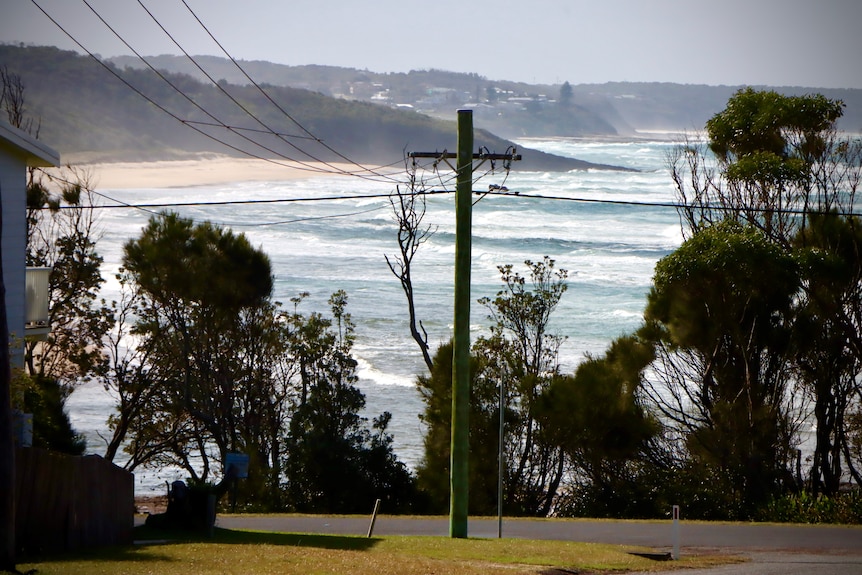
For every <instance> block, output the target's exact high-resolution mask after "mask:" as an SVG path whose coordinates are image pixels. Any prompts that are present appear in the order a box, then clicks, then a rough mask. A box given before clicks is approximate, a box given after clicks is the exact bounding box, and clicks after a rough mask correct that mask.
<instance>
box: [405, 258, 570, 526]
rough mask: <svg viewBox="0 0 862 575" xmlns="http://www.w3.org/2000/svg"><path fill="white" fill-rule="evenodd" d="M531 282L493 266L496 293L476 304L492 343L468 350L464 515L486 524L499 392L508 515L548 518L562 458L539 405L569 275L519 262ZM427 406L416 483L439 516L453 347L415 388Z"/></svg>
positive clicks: (554, 364) (444, 496)
mask: <svg viewBox="0 0 862 575" xmlns="http://www.w3.org/2000/svg"><path fill="white" fill-rule="evenodd" d="M525 265H526V266H527V268H528V270H529V276H528V277H525V276H522V275H520V274H519V273H517V272H515V271H513V268H512V266H511V265H506V266H500V268H499V270H500V274H501V277H502V280H503V287H502V289H501V290H500V291H499V292H498V293H497V296H496V297H495V298H494V299H493V300H491V299H490V298H482V299H481V300H479V301H480V303H482V304H483V305H485V306H486V307H488V309H489V311H490V314H491V319H492V321H493V322H494V323H493V325H492V326H491V333H490V335H489V336H487V337H480V338H478V339H477V340H476V342H475V343H474V345H473V349H472V352H471V362H470V382H471V383H470V416H469V417H470V436H469V442H470V453H471V457H470V460H471V464H470V467H469V492H470V501H469V505H470V510H469V511H470V513H473V514H488V513H493V512H495V511H496V507H497V479H496V478H497V460H498V451H499V421H500V408H499V390H500V387H499V386H500V385H501V380H502V382H503V385H504V406H503V409H504V413H503V415H504V420H505V435H504V438H503V441H504V445H503V447H504V458H505V462H504V474H505V488H504V489H505V494H504V499H505V503H504V505H505V506H506V512H507V513H512V514H521V515H524V514H526V515H547V514H548V513H549V511H550V509H551V507H552V505H553V503H554V498H555V496H556V493H557V488H558V486H559V484H560V481H561V479H562V475H563V469H564V457H563V452H562V450H561V448H560V447H559V446H558V445H556V444H554V443H553V442H551V441H548V440H547V436H546V435H545V433H544V429H543V420H542V417H541V414H540V412H539V410H540V408H541V402H540V401H539V398H540V396H541V394H542V393H543V392H544V390H545V389H547V387H548V386H549V385H550V383H551V381H552V380H553V378H554V377H556V376H558V375H559V364H558V350H559V345H560V343H561V342H562V338H561V337H559V336H556V335H552V334H550V333H549V332H548V323H549V321H550V318H551V316H552V314H553V312H554V310H555V308H556V306H557V304H558V303H559V300H560V298H561V297H562V294H563V293H564V292H565V291H566V287H567V286H566V282H565V279H566V277H567V272H566V271H565V270H557V269H555V267H554V261H553V260H552V259H550V258H547V257H546V258H544V259H543V260H542V261H541V262H532V261H529V260H528V261H526V262H525ZM417 385H418V387H419V392H420V394H421V395H422V400H423V402H424V404H425V409H424V411H423V412H422V414H421V415H420V419H421V420H422V421H423V423H425V425H426V429H427V431H426V434H425V438H424V457H423V460H422V463H421V464H420V465H419V469H418V471H417V481H418V484H419V487H420V489H422V490H423V491H424V492H425V493H426V494H427V495H428V497H429V499H430V502H431V506H432V511H437V512H440V511H442V510H444V509H445V506H446V504H447V503H448V497H449V454H450V439H451V416H452V414H451V412H452V344H451V343H447V344H445V345H441V346H440V347H439V348H438V350H437V352H436V353H435V355H434V363H433V369H432V370H431V373H430V375H429V376H420V377H419V378H418V380H417Z"/></svg>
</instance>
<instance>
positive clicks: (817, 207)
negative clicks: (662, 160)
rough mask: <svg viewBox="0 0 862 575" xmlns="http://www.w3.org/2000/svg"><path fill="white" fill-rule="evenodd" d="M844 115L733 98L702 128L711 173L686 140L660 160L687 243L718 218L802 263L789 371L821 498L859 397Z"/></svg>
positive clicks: (807, 103) (821, 103)
mask: <svg viewBox="0 0 862 575" xmlns="http://www.w3.org/2000/svg"><path fill="white" fill-rule="evenodd" d="M842 112H843V103H842V102H841V101H838V100H829V99H827V98H824V97H823V96H821V95H816V94H815V95H808V96H798V97H787V96H782V95H779V94H777V93H775V92H759V91H755V90H752V89H750V88H749V89H745V90H740V91H739V92H737V93H736V94H735V95H734V96H733V97H732V98H731V99H730V101H729V102H728V106H727V108H726V109H725V110H724V111H723V112H721V113H719V114H717V115H716V116H714V117H713V118H712V119H711V120H710V121H709V123H708V124H707V131H708V135H709V149H710V150H711V152H712V153H713V154H714V156H715V157H716V158H717V165H716V166H714V167H713V166H712V165H711V164H710V162H709V158H708V156H707V154H706V150H704V149H703V148H702V147H700V146H698V145H696V144H692V143H691V142H687V143H686V144H685V145H683V146H680V147H678V148H677V150H676V151H675V153H674V154H673V155H672V156H671V158H670V166H671V173H672V176H673V179H674V182H675V184H676V187H677V194H678V197H679V199H680V204H682V205H683V208H682V209H681V210H680V216H681V219H682V221H683V223H684V224H685V226H686V227H687V230H686V229H684V233H685V232H688V233H693V234H697V233H698V232H699V231H701V230H703V229H705V228H708V227H710V226H713V225H715V224H716V223H717V222H719V221H721V220H722V219H723V218H725V217H728V218H731V219H734V220H736V221H740V222H744V223H747V224H749V225H753V226H756V227H757V228H758V229H760V230H762V231H763V233H764V234H766V237H768V238H769V239H770V240H771V241H773V242H775V243H777V244H778V245H780V246H782V247H783V248H784V249H788V250H791V249H792V250H796V251H797V253H799V257H800V258H801V261H803V262H805V266H804V267H803V272H804V275H803V278H802V285H801V291H800V293H799V296H798V298H797V299H796V302H797V304H798V305H797V311H796V313H797V317H798V318H799V323H798V324H797V325H795V326H794V327H793V331H794V333H795V334H796V338H795V342H796V343H795V345H796V361H795V363H796V366H797V369H798V376H799V381H800V382H801V383H802V384H803V385H804V387H803V389H804V390H805V391H806V393H808V394H809V395H810V396H811V398H812V399H813V405H814V406H813V412H814V413H813V414H814V416H815V418H816V420H817V428H818V434H817V445H816V447H815V454H814V458H813V461H812V469H811V472H810V477H811V481H812V486H813V489H814V491H815V492H819V491H821V490H823V491H824V492H826V493H830V494H831V493H835V492H836V490H837V487H838V483H837V480H836V477H839V476H840V475H841V471H840V470H841V462H840V455H841V453H842V451H844V452H845V453H846V449H843V448H842V447H841V442H842V437H844V433H843V431H842V430H841V427H842V426H843V422H844V418H843V416H842V413H844V412H845V410H846V409H847V407H848V406H849V405H850V404H851V403H852V401H853V397H854V396H857V395H856V394H855V393H854V392H853V390H852V387H853V386H851V385H849V382H852V381H857V376H858V374H859V369H860V368H859V365H860V360H862V355H860V353H859V350H860V349H862V345H860V343H862V342H860V336H859V333H860V328H862V323H860V319H862V311H860V309H862V305H860V301H862V300H860V297H859V293H860V289H861V288H860V281H859V278H858V275H854V274H856V273H857V272H855V271H853V270H854V269H856V268H857V267H858V265H857V264H858V256H855V255H854V250H857V248H856V247H854V241H855V240H853V239H852V237H853V232H852V231H851V230H853V229H858V226H859V224H858V216H855V215H854V214H855V212H856V208H855V206H856V202H855V199H856V192H857V190H858V186H859V183H860V181H862V141H860V140H859V139H858V138H852V137H842V136H840V135H839V134H838V132H837V129H836V126H835V122H836V120H837V119H838V118H839V117H840V116H841V114H842ZM842 230H845V231H842ZM857 253H858V252H857ZM854 257H855V258H856V259H854ZM836 266H837V267H836ZM839 267H843V269H839ZM857 401H858V400H857ZM848 465H850V463H849V459H848ZM854 471H855V470H854V469H853V468H852V467H851V473H853V472H854Z"/></svg>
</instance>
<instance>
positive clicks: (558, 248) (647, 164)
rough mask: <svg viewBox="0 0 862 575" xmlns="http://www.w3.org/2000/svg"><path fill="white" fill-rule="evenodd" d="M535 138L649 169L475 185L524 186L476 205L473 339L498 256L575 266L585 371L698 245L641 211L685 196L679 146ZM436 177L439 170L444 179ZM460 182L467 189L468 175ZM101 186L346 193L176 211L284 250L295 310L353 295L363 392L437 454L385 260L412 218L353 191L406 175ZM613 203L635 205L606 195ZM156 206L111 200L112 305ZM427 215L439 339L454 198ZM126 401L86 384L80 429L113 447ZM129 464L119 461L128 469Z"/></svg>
mask: <svg viewBox="0 0 862 575" xmlns="http://www.w3.org/2000/svg"><path fill="white" fill-rule="evenodd" d="M520 144H521V145H523V146H529V147H531V148H534V149H539V150H542V151H546V152H552V153H555V154H559V155H564V156H570V157H576V158H579V159H582V160H588V161H592V162H596V163H603V164H612V165H618V166H623V167H628V168H633V169H635V170H637V171H636V172H622V171H609V170H588V171H573V172H567V173H540V172H524V171H519V170H518V164H517V162H516V163H514V164H513V167H512V170H511V173H510V174H509V175H508V177H507V176H506V175H505V174H504V173H501V172H499V171H498V172H497V173H495V174H489V175H487V176H485V177H484V178H482V179H481V180H479V181H478V182H476V184H475V185H474V190H486V189H488V186H489V185H492V184H496V185H502V186H505V187H506V188H508V190H509V192H510V193H512V194H514V193H517V195H506V196H497V195H486V196H484V197H481V199H479V197H476V200H474V201H475V202H476V203H475V205H474V206H473V251H472V255H473V267H472V287H471V290H472V301H473V302H474V303H473V306H472V310H471V313H472V319H471V332H472V337H473V338H474V339H475V337H477V336H479V335H482V334H484V333H487V326H488V325H489V320H488V318H487V315H488V312H487V310H486V309H485V308H483V307H482V306H480V305H479V304H478V303H476V300H478V299H479V298H481V297H485V296H487V297H491V298H493V297H494V296H495V295H496V293H497V291H498V290H499V289H500V288H501V281H500V274H499V272H498V270H497V266H500V265H505V264H512V265H513V266H514V269H515V270H517V271H520V272H521V273H522V274H524V273H526V272H527V268H526V267H525V266H524V261H525V260H533V261H536V260H541V259H542V258H543V257H544V256H549V257H551V258H552V259H554V260H555V262H556V267H557V268H563V269H566V270H568V272H569V277H568V291H567V292H566V293H565V294H564V296H563V298H562V301H561V302H560V305H559V307H558V308H557V310H556V312H555V314H554V316H553V319H552V323H551V329H552V331H553V332H555V333H557V334H560V335H562V336H565V338H566V340H565V343H564V345H563V347H562V349H561V359H562V366H563V369H564V370H566V371H572V370H574V369H575V368H576V366H577V365H578V363H579V362H580V361H581V360H582V359H583V358H584V356H585V354H601V353H602V352H603V351H604V350H605V348H606V347H607V345H608V344H609V343H610V341H611V340H613V339H614V338H615V337H617V336H619V335H623V334H626V333H629V332H631V331H632V330H633V329H635V328H636V327H637V326H638V325H639V323H640V321H641V316H642V312H643V307H644V304H645V302H646V294H647V292H648V290H649V288H650V285H651V280H652V274H653V268H654V266H655V263H656V261H658V260H659V259H660V258H661V257H663V256H665V255H667V254H668V253H670V252H671V251H672V250H674V249H675V248H676V247H677V246H678V245H679V244H680V242H681V241H682V237H681V233H680V222H679V219H678V217H677V214H676V212H675V210H673V209H672V208H668V207H653V206H643V205H635V204H637V203H659V202H670V201H672V200H673V198H674V194H673V186H672V182H671V180H670V177H669V174H668V170H667V166H666V153H667V151H668V150H669V148H670V147H672V146H673V145H674V144H673V142H671V141H668V140H659V139H657V140H656V141H645V140H641V141H613V142H611V141H598V142H596V141H583V140H552V141H536V140H532V141H529V142H521V143H520ZM526 153H528V152H526ZM96 176H98V175H97V174H96ZM450 176H451V174H449V173H442V174H440V180H442V181H446V182H448V180H449V178H450ZM435 182H437V180H436V179H435V177H434V176H432V175H429V183H431V184H434V183H435ZM447 186H450V187H451V188H454V184H447ZM437 187H439V186H437ZM97 191H99V192H100V193H102V194H105V195H106V196H108V197H111V198H114V199H116V200H119V201H121V202H127V203H130V204H144V203H148V204H149V203H155V204H170V203H180V202H182V203H194V202H222V201H235V200H261V199H286V198H294V199H308V198H321V197H327V198H329V197H334V196H337V197H344V198H343V199H337V200H327V201H313V202H301V201H297V202H290V203H265V204H261V203H257V204H238V205H237V204H234V205H211V206H186V207H178V208H176V211H177V212H178V213H180V214H181V215H183V216H185V217H190V218H193V219H195V220H196V221H204V220H208V221H211V222H213V223H217V224H220V225H224V226H228V227H230V228H231V229H232V230H234V231H235V232H242V233H244V234H246V236H247V237H248V238H249V240H250V241H251V243H252V244H253V245H255V246H258V247H259V248H261V249H262V250H263V251H264V252H266V253H267V254H268V255H269V257H270V258H271V261H272V265H273V272H274V274H275V288H274V292H275V293H274V295H275V299H276V300H277V301H281V302H283V303H285V304H286V305H288V306H290V305H292V304H290V298H292V297H294V296H296V295H297V294H299V293H300V292H308V293H309V296H308V298H307V299H306V300H305V301H304V302H303V303H302V305H301V306H300V311H305V312H311V311H320V312H324V313H328V311H329V310H328V306H327V300H328V298H329V296H330V295H331V294H332V293H333V292H335V291H336V290H345V291H346V292H347V294H348V306H347V311H348V312H349V313H350V314H351V315H352V318H353V321H354V322H355V324H356V343H355V347H354V356H355V358H356V359H357V361H358V364H359V371H358V375H359V378H360V379H359V387H360V388H361V389H362V391H363V392H364V393H365V396H366V399H367V406H366V413H365V415H366V416H367V417H368V418H369V420H370V418H371V417H374V416H376V415H378V414H380V413H381V412H383V411H389V412H391V413H392V421H391V424H390V432H391V433H392V434H393V436H394V449H395V451H396V454H397V455H398V457H399V459H400V460H401V461H403V462H405V463H406V464H407V465H408V467H410V468H412V469H415V467H416V465H417V464H418V463H419V461H420V460H421V457H422V436H423V428H422V424H421V422H420V421H419V418H418V415H419V413H420V412H421V410H422V402H421V400H420V398H419V394H418V392H417V391H416V388H415V384H414V382H415V379H416V376H417V375H419V374H423V373H425V365H424V362H423V361H422V358H421V355H420V353H419V350H418V348H417V346H416V344H415V342H414V341H413V340H412V339H411V337H410V332H409V328H408V323H407V306H406V300H405V297H404V294H403V292H402V291H401V288H400V284H399V282H398V280H397V279H396V278H395V277H394V276H393V275H392V273H391V272H390V270H389V268H388V267H387V264H386V260H385V255H390V256H393V255H395V254H397V253H398V245H397V243H396V232H397V227H396V224H395V221H394V218H393V215H392V210H391V207H390V204H389V201H388V199H387V198H386V197H381V198H363V199H356V198H353V199H351V198H349V196H357V195H372V194H387V193H390V192H392V191H394V184H388V183H380V182H376V181H369V180H364V179H360V178H345V177H319V176H318V177H312V178H308V179H293V180H288V181H271V182H243V183H235V184H229V185H213V186H195V187H172V188H160V189H135V190H110V189H98V190H97ZM597 200H598V201H597ZM608 200H610V201H613V202H623V203H603V202H604V201H608ZM625 202H632V203H634V204H631V203H628V204H627V203H625ZM105 203H109V202H108V201H107V200H106V202H105ZM150 215H151V214H150V213H148V212H146V211H142V210H137V209H105V210H101V216H100V225H101V227H102V229H103V230H104V232H103V237H102V238H101V239H100V240H99V243H98V245H97V250H98V251H99V253H100V254H102V255H103V257H104V260H105V261H104V267H103V274H104V276H105V277H106V279H107V280H108V281H107V283H106V286H105V288H104V289H103V295H104V296H105V297H107V298H108V299H111V298H115V297H116V294H117V293H118V286H117V283H116V281H115V280H114V278H113V276H114V274H115V273H116V271H117V270H118V268H119V264H120V259H121V256H122V247H123V244H124V243H125V242H127V241H128V240H130V239H133V238H135V237H137V236H138V235H139V234H140V232H141V229H142V228H143V227H144V226H145V225H146V222H147V220H148V218H149V217H150ZM425 222H426V223H427V224H429V225H431V226H432V227H434V228H435V230H436V231H435V233H434V235H433V236H432V237H431V238H430V240H429V241H428V242H427V243H425V244H423V245H422V246H421V248H420V250H419V253H418V254H417V255H416V258H415V260H414V271H413V274H414V288H415V291H416V306H417V313H418V316H419V318H420V319H421V320H422V322H423V325H424V326H425V328H426V329H427V330H428V334H429V341H430V342H431V344H432V346H434V347H436V345H437V344H439V343H443V342H445V341H448V339H449V338H450V337H451V334H452V316H453V308H452V300H453V295H452V294H453V278H454V266H453V264H454V253H455V247H454V241H455V236H454V230H455V211H454V194H441V195H434V196H430V197H428V203H427V213H426V216H425ZM113 405H114V399H113V397H112V396H111V395H110V394H109V393H108V392H107V391H105V390H104V389H103V388H102V387H100V386H98V385H96V384H86V385H83V386H80V387H79V388H78V389H77V390H76V391H75V392H74V393H73V394H72V395H71V397H70V398H69V400H68V403H67V406H68V410H69V414H70V417H71V420H72V423H73V425H74V426H75V428H76V429H77V430H78V431H79V432H81V433H83V434H84V435H85V436H86V437H87V442H88V452H90V453H96V454H100V453H103V452H104V447H105V439H104V438H106V437H107V436H108V429H107V424H106V420H107V417H108V415H109V414H110V413H111V410H112V409H113ZM122 462H123V461H122V456H119V457H118V460H117V463H119V464H122ZM184 476H185V474H184V473H183V472H182V471H181V470H176V469H161V470H142V469H138V470H136V492H137V494H139V495H147V494H152V493H162V492H163V491H164V482H165V481H173V480H174V479H183V478H184Z"/></svg>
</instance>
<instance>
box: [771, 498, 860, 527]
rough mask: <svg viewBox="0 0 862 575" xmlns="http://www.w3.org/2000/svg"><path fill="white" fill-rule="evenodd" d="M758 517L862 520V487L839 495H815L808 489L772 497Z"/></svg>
mask: <svg viewBox="0 0 862 575" xmlns="http://www.w3.org/2000/svg"><path fill="white" fill-rule="evenodd" d="M756 519H757V520H758V521H771V522H777V523H842V524H852V525H860V524H862V490H860V489H853V490H852V491H847V492H845V493H840V494H838V495H836V496H835V497H827V496H826V495H817V496H813V495H811V494H809V493H808V492H806V491H802V492H800V493H795V494H789V495H784V496H782V497H777V498H774V499H772V500H771V501H770V502H769V503H768V504H767V505H766V506H764V507H763V508H761V509H760V510H759V511H758V513H757V515H756Z"/></svg>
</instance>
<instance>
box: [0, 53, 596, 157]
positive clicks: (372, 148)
mask: <svg viewBox="0 0 862 575" xmlns="http://www.w3.org/2000/svg"><path fill="white" fill-rule="evenodd" d="M109 66H110V68H111V70H113V71H114V72H116V74H117V75H119V76H120V77H121V78H122V80H120V79H119V78H118V77H117V76H116V75H114V74H112V73H111V71H109V70H108V69H106V68H105V67H104V66H102V65H100V64H99V63H98V62H96V61H94V60H93V59H92V58H89V57H84V56H80V55H78V54H76V53H74V52H70V51H63V50H59V49H57V48H52V47H32V46H28V47H22V46H12V45H0V69H4V70H5V72H6V73H7V74H12V75H17V76H18V77H20V79H21V82H22V84H23V87H24V103H25V113H26V115H27V116H28V117H30V118H34V119H35V121H36V122H37V124H38V132H39V137H40V139H42V140H43V141H45V142H46V143H47V144H48V145H50V146H52V147H53V148H55V149H57V150H58V151H59V152H60V153H61V155H62V157H63V160H64V161H65V162H87V161H113V160H127V161H143V160H153V159H171V158H179V157H188V156H192V155H196V154H201V153H219V154H230V155H236V156H242V157H247V156H256V157H269V158H275V157H279V158H285V157H288V158H291V159H294V160H299V161H305V162H308V161H315V160H325V161H338V160H340V159H343V157H348V158H350V160H352V161H357V162H363V163H376V164H381V163H387V164H388V163H392V162H398V161H401V160H402V159H403V157H404V153H405V151H436V150H440V151H442V150H444V149H446V150H452V151H454V150H455V149H456V126H455V123H454V122H453V121H451V120H450V121H442V120H439V119H434V118H431V117H430V116H428V115H424V114H418V113H416V112H415V111H412V110H401V109H393V108H391V107H387V106H379V105H375V104H371V103H366V102H356V101H348V100H345V99H337V98H332V97H329V96H325V95H322V94H320V93H317V92H313V91H309V90H304V89H298V88H291V87H282V86H272V85H267V86H266V90H265V92H266V96H265V95H264V94H262V93H261V92H260V91H259V90H257V89H256V88H254V87H253V86H249V85H243V86H240V85H234V84H230V83H229V82H226V81H222V82H219V87H217V86H214V85H212V84H211V83H202V82H200V81H198V80H197V79H194V78H192V77H190V76H188V75H185V74H178V73H170V72H164V73H162V75H163V77H159V76H158V75H157V74H156V73H154V72H152V71H150V70H142V69H131V68H124V69H120V68H117V67H115V65H113V64H111V65H109ZM165 80H168V81H169V82H170V83H171V84H173V86H175V87H176V88H177V89H176V90H175V89H174V88H172V87H171V86H170V85H169V84H168V83H167V82H166V81H165ZM142 94H143V95H146V98H148V99H149V101H148V100H147V99H146V98H144V97H143V96H142ZM267 97H269V98H271V100H272V101H268V99H267ZM232 99H233V100H235V101H236V102H239V103H240V104H241V105H237V103H236V102H234V101H232ZM276 104H277V105H276ZM454 115H455V114H454V111H453V114H452V116H453V119H454ZM223 125H227V126H230V127H232V128H233V129H232V130H226V129H225V128H224V127H223ZM271 131H275V132H276V133H278V136H274V135H272V133H271ZM510 145H512V144H511V142H509V141H506V140H503V139H501V138H498V137H496V136H494V135H492V134H490V133H488V132H485V131H482V130H477V131H476V135H475V147H476V148H477V149H478V147H479V146H484V147H486V148H488V150H490V151H491V152H498V153H503V152H505V151H506V150H507V148H508V147H509V146H510ZM519 152H521V153H522V154H523V155H524V160H523V161H522V162H521V163H520V164H519V165H518V168H519V169H526V170H570V169H577V168H587V167H590V166H592V164H589V163H587V162H580V161H577V160H571V159H568V158H560V157H557V156H552V155H549V154H543V153H541V152H538V151H532V150H519ZM342 156H343V157H342Z"/></svg>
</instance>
